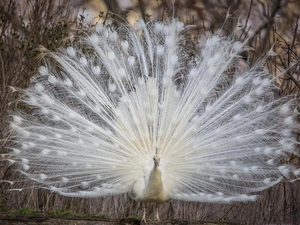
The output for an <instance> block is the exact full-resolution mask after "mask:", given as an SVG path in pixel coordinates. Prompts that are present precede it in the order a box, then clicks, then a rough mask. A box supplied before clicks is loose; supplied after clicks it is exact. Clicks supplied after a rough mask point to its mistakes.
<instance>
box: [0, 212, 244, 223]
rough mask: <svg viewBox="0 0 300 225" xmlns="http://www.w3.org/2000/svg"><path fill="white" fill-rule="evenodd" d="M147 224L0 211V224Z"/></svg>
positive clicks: (131, 221) (124, 220) (136, 221)
mask: <svg viewBox="0 0 300 225" xmlns="http://www.w3.org/2000/svg"><path fill="white" fill-rule="evenodd" d="M140 224H145V223H144V222H141V221H140V220H138V219H133V218H126V219H120V220H116V219H103V218H80V217H78V218H76V217H53V216H47V215H16V214H9V213H0V225H140ZM146 224H147V225H152V224H163V225H189V224H191V225H194V224H195V225H196V224H202V225H216V224H219V225H238V224H236V223H230V222H229V223H228V222H216V223H214V222H204V221H203V222H200V221H199V222H188V221H179V220H171V221H160V222H157V221H155V222H154V221H147V223H146Z"/></svg>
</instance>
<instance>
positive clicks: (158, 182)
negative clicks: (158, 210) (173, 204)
mask: <svg viewBox="0 0 300 225" xmlns="http://www.w3.org/2000/svg"><path fill="white" fill-rule="evenodd" d="M143 199H144V201H145V202H156V203H161V202H165V201H166V200H167V195H166V192H165V189H164V186H163V182H162V172H161V171H160V169H159V165H158V164H157V163H155V164H154V167H153V169H152V170H151V172H150V174H149V179H148V182H147V184H146V186H145V188H144V191H143Z"/></svg>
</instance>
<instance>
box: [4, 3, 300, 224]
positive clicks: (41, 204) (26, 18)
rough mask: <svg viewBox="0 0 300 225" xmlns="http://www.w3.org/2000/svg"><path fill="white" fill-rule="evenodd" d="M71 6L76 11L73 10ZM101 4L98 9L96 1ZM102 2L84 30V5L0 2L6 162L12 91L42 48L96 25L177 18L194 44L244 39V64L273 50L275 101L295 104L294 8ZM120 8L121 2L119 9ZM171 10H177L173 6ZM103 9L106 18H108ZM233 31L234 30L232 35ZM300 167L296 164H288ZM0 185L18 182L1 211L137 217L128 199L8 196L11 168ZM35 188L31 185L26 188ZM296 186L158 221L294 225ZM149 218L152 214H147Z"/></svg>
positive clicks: (15, 177) (39, 193)
mask: <svg viewBox="0 0 300 225" xmlns="http://www.w3.org/2000/svg"><path fill="white" fill-rule="evenodd" d="M74 2H75V3H74ZM99 2H100V1H99ZM121 2H122V1H114V0H105V1H102V2H101V4H102V5H101V6H106V8H103V9H102V10H99V11H96V12H92V11H90V13H89V14H90V15H93V13H95V20H93V21H91V22H89V21H88V20H87V19H86V18H85V15H84V14H83V12H85V11H87V10H84V7H87V6H95V4H96V3H97V2H96V3H93V2H90V1H83V0H77V1H68V0H57V1H44V0H6V1H0V28H1V29H0V128H1V129H0V140H1V149H0V153H1V154H2V158H3V159H5V158H6V157H7V153H8V150H7V148H6V147H7V146H8V145H9V141H10V136H9V129H8V122H9V117H8V116H7V114H8V112H9V110H14V109H15V107H16V104H15V102H16V100H17V99H18V98H19V93H18V92H14V90H15V89H16V88H25V87H27V86H28V85H29V83H30V78H31V77H32V76H33V75H35V74H36V71H37V68H38V67H39V65H40V64H41V63H42V62H41V61H42V58H41V57H39V48H40V46H44V47H46V48H47V49H49V50H52V51H55V50H56V49H57V48H59V47H63V46H67V45H68V44H69V43H70V42H71V41H72V40H73V39H74V38H73V37H74V36H75V37H76V35H78V33H79V32H80V31H81V30H89V29H91V27H93V24H94V23H95V22H94V21H98V22H106V21H107V20H109V19H111V18H113V19H114V20H122V18H126V19H128V21H132V20H135V18H138V17H142V18H144V19H145V20H149V19H158V20H165V19H167V18H168V17H170V16H172V15H173V14H175V15H176V16H178V17H180V18H181V19H182V20H183V21H185V23H186V24H190V25H194V29H192V30H191V31H190V33H189V34H190V38H191V40H193V41H197V39H195V37H196V35H198V34H204V32H207V31H209V32H214V31H216V30H218V29H220V28H221V27H222V28H223V29H224V33H225V34H228V35H233V36H234V37H235V38H236V39H241V40H245V39H246V38H250V41H249V47H251V51H249V52H248V54H245V55H244V57H245V59H247V60H248V61H249V63H251V62H254V60H255V59H256V58H257V57H259V56H265V55H267V54H268V53H269V50H270V49H273V51H274V52H276V53H277V55H274V56H272V57H270V58H269V59H268V61H267V64H266V66H267V67H268V68H269V70H270V71H271V72H272V73H273V74H274V75H276V76H277V75H280V77H279V78H278V79H277V84H278V86H279V89H278V92H277V93H276V94H278V95H287V94H289V95H292V96H294V97H295V98H299V90H300V83H299V80H300V77H299V75H300V64H299V61H300V58H299V56H300V55H299V54H300V50H299V44H300V29H299V25H300V21H299V12H300V3H299V1H296V0H273V1H267V0H251V1H248V0H240V1H239V0H236V1H235V0H221V1H219V0H211V1H206V0H198V1H197V0H177V1H169V0H163V1H158V0H151V1H147V0H137V1H127V2H128V4H127V5H126V4H124V1H123V3H122V4H120V3H121ZM125 2H126V1H125ZM172 2H175V4H173V3H172ZM93 4H94V5H93ZM106 9H109V10H110V12H111V13H107V11H106ZM236 28H238V29H236ZM290 161H291V162H293V163H294V164H295V165H297V166H299V165H300V163H299V158H298V157H295V156H291V157H290ZM0 169H1V170H0V180H9V181H17V182H15V184H14V185H10V184H9V183H8V182H2V183H0V188H1V189H0V210H2V211H8V210H21V209H26V210H27V211H31V210H34V211H38V212H41V213H52V214H53V213H54V214H55V213H56V212H72V213H85V214H87V215H90V214H97V215H105V216H106V217H114V218H124V217H129V216H136V215H141V214H142V205H141V204H140V203H138V202H134V201H133V200H131V199H130V198H129V197H127V196H114V197H109V198H95V199H78V198H67V197H62V196H59V195H57V194H53V193H50V192H48V191H45V190H40V189H37V188H28V189H26V190H24V191H22V192H18V191H9V189H10V188H19V187H21V186H22V182H23V179H24V178H23V177H21V176H20V174H19V173H17V172H16V171H15V170H14V167H13V166H11V165H9V164H8V163H7V161H6V160H2V161H0ZM32 185H34V184H32ZM299 188H300V182H299V181H295V182H293V183H289V182H283V183H281V184H280V185H277V186H275V187H273V188H271V189H268V190H266V191H264V192H262V193H261V199H260V200H259V201H257V202H252V203H236V204H231V205H225V204H206V203H186V202H179V201H172V202H170V203H166V204H164V205H162V206H161V207H160V214H161V218H162V219H166V218H168V219H170V218H172V217H174V218H180V219H184V220H214V221H218V220H221V221H222V220H226V221H232V222H239V223H242V224H245V223H248V224H265V223H277V224H282V223H285V224H289V223H290V224H300V217H299V215H300V195H299V190H300V189H299ZM148 210H149V212H148V215H151V214H153V210H152V207H148Z"/></svg>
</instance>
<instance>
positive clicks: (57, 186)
mask: <svg viewBox="0 0 300 225" xmlns="http://www.w3.org/2000/svg"><path fill="white" fill-rule="evenodd" d="M82 41H83V43H82V44H81V45H80V47H76V46H73V47H68V48H66V49H65V50H63V51H61V52H60V53H52V52H48V54H47V55H48V58H50V59H48V60H46V63H45V65H44V66H41V67H40V68H39V75H37V76H35V77H34V78H33V80H32V82H33V85H32V86H31V87H30V88H28V89H26V90H24V97H23V98H22V101H23V102H24V103H26V104H27V105H29V106H30V108H32V110H27V111H26V112H22V113H15V114H14V115H13V120H12V122H11V128H12V130H13V134H14V146H13V147H12V150H13V151H12V154H11V157H10V161H11V162H17V163H18V164H19V165H20V171H21V173H23V174H24V175H26V176H27V177H29V178H30V179H32V180H35V181H37V182H39V183H40V184H41V187H43V188H46V189H49V190H51V191H54V192H57V193H59V194H61V195H65V196H72V197H73V196H74V197H97V196H107V195H115V194H122V193H129V195H130V196H131V197H132V198H134V199H136V200H139V201H145V202H157V203H160V202H164V201H166V200H167V199H179V200H185V201H205V202H225V203H229V202H233V201H253V200H255V199H256V195H253V193H254V192H257V191H261V190H263V189H266V188H268V187H271V186H273V185H275V184H277V183H278V182H280V180H281V179H282V177H289V176H290V175H291V173H293V172H294V173H295V175H298V174H299V171H298V170H294V169H293V168H292V167H290V166H288V165H284V158H285V157H286V156H287V154H288V153H295V151H296V150H295V147H296V144H297V142H296V140H295V137H294V133H295V131H296V129H298V125H297V124H296V122H295V121H294V117H295V115H296V114H297V112H296V110H295V102H294V101H293V100H288V99H286V98H280V99H274V98H273V90H274V89H275V88H276V87H275V86H274V80H272V78H271V77H270V75H269V73H268V71H267V70H266V68H265V67H264V64H263V63H264V62H263V61H259V62H257V63H256V64H255V65H254V66H252V67H251V68H241V67H240V66H238V65H239V64H238V60H240V53H241V52H243V50H244V48H245V43H241V42H238V41H233V40H232V39H230V38H227V37H222V36H220V35H218V34H217V35H207V36H206V37H205V38H202V39H201V40H200V42H199V43H197V44H196V45H195V48H196V49H187V48H188V47H187V45H185V41H186V37H185V30H184V26H183V23H182V22H179V21H177V20H175V19H173V20H170V21H169V22H164V23H162V22H155V23H150V24H148V25H146V24H145V23H144V22H143V21H139V22H137V24H136V25H135V30H134V29H133V28H129V27H122V28H119V30H114V29H113V28H110V27H105V26H102V25H99V26H97V28H96V31H95V33H93V34H92V35H90V36H88V37H86V38H84V39H82ZM188 53H191V54H190V55H189V54H188ZM153 157H154V158H153ZM153 160H154V162H153Z"/></svg>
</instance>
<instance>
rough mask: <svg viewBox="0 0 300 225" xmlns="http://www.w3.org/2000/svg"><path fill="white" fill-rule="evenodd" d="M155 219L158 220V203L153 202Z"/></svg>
mask: <svg viewBox="0 0 300 225" xmlns="http://www.w3.org/2000/svg"><path fill="white" fill-rule="evenodd" d="M154 207H155V220H157V221H158V222H159V221H160V218H159V215H158V204H157V203H156V204H155V206H154Z"/></svg>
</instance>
